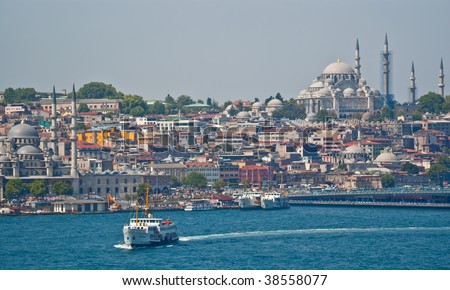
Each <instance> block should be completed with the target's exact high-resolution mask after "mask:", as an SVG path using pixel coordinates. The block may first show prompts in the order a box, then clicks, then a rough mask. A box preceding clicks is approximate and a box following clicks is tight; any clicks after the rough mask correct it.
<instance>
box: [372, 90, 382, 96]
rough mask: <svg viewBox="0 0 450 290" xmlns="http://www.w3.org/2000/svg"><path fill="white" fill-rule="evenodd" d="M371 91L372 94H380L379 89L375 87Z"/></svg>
mask: <svg viewBox="0 0 450 290" xmlns="http://www.w3.org/2000/svg"><path fill="white" fill-rule="evenodd" d="M372 92H373V94H374V95H375V96H380V95H381V93H380V91H379V90H377V89H374V90H372Z"/></svg>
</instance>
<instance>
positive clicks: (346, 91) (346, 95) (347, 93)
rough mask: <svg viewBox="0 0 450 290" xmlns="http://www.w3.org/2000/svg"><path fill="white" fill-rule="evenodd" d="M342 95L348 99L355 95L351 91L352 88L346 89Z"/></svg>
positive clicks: (353, 91) (352, 90)
mask: <svg viewBox="0 0 450 290" xmlns="http://www.w3.org/2000/svg"><path fill="white" fill-rule="evenodd" d="M343 94H344V97H350V96H353V95H355V90H354V89H352V88H346V89H345V90H344V91H343Z"/></svg>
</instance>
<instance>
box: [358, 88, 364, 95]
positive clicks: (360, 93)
mask: <svg viewBox="0 0 450 290" xmlns="http://www.w3.org/2000/svg"><path fill="white" fill-rule="evenodd" d="M356 94H357V95H358V96H360V97H362V96H364V90H363V89H361V88H358V89H357V90H356Z"/></svg>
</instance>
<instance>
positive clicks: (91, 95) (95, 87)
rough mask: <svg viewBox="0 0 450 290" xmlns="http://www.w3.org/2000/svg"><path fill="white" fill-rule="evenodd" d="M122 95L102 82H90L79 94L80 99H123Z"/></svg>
mask: <svg viewBox="0 0 450 290" xmlns="http://www.w3.org/2000/svg"><path fill="white" fill-rule="evenodd" d="M70 95H71V94H69V97H70ZM122 95H123V94H122V93H120V92H117V90H116V88H114V87H113V86H112V85H108V84H105V83H102V82H90V83H88V84H85V85H83V86H82V87H81V88H80V89H78V92H77V97H78V98H79V99H117V98H121V96H122Z"/></svg>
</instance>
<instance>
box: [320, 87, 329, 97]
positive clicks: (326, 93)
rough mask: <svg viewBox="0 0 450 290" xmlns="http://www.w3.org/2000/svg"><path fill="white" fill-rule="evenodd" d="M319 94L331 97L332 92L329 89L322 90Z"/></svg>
mask: <svg viewBox="0 0 450 290" xmlns="http://www.w3.org/2000/svg"><path fill="white" fill-rule="evenodd" d="M317 93H318V94H319V95H322V96H326V95H329V94H330V93H331V92H330V90H329V89H328V88H321V89H320V90H319V91H318V92H317Z"/></svg>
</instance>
